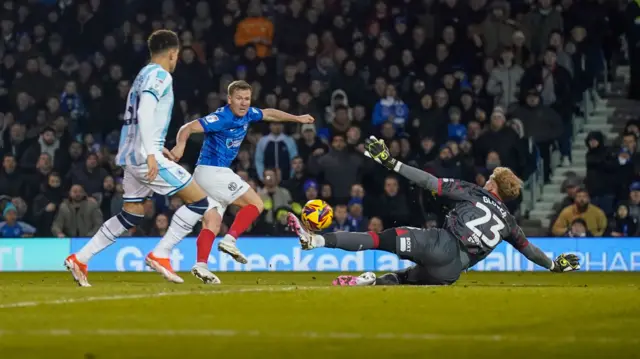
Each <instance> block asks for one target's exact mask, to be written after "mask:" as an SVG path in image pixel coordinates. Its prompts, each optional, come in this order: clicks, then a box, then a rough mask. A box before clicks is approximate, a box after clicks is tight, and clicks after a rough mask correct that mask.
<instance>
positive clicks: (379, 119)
mask: <svg viewBox="0 0 640 359" xmlns="http://www.w3.org/2000/svg"><path fill="white" fill-rule="evenodd" d="M408 119H409V107H408V106H407V105H406V104H405V103H404V102H403V101H402V100H401V99H400V97H399V96H398V92H397V91H396V87H395V86H393V85H387V89H386V91H385V97H384V98H381V99H380V100H379V101H378V103H376V105H375V107H374V108H373V119H372V123H373V125H374V126H376V127H380V126H381V125H382V124H383V123H384V122H387V121H388V122H391V123H393V125H394V126H395V127H396V128H398V129H404V127H405V126H406V122H407V120H408Z"/></svg>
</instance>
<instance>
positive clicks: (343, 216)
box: [329, 204, 356, 232]
mask: <svg viewBox="0 0 640 359" xmlns="http://www.w3.org/2000/svg"><path fill="white" fill-rule="evenodd" d="M355 231H356V228H352V227H351V223H350V221H349V213H348V211H347V206H346V205H344V204H338V205H336V206H335V207H334V208H333V222H332V223H331V227H329V232H355Z"/></svg>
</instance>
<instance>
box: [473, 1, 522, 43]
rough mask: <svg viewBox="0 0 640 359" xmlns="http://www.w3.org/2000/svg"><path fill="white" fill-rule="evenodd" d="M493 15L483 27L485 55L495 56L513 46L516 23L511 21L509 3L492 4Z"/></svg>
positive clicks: (486, 20) (490, 15) (495, 2)
mask: <svg viewBox="0 0 640 359" xmlns="http://www.w3.org/2000/svg"><path fill="white" fill-rule="evenodd" d="M490 10H491V13H490V14H489V15H488V16H487V18H486V19H485V21H484V22H483V23H482V25H481V29H482V30H481V31H482V38H483V40H484V53H485V54H486V55H487V56H493V55H495V53H496V51H498V49H500V48H502V47H503V46H509V45H511V38H512V36H513V31H514V30H515V25H516V23H515V22H514V21H513V20H510V19H509V3H508V2H506V1H500V0H496V1H494V2H492V3H491V9H490Z"/></svg>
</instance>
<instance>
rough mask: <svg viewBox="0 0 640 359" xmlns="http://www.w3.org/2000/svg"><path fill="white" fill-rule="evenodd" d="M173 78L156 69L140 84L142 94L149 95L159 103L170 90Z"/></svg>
mask: <svg viewBox="0 0 640 359" xmlns="http://www.w3.org/2000/svg"><path fill="white" fill-rule="evenodd" d="M172 83H173V78H172V77H171V74H169V73H168V72H167V71H165V70H162V69H158V70H156V71H154V72H153V73H151V74H149V75H148V76H147V78H146V79H145V81H144V83H143V84H142V87H141V90H142V93H149V94H151V95H153V97H155V98H156V101H159V100H160V99H161V98H162V97H163V96H165V95H166V94H167V92H168V91H169V90H170V89H171V85H172Z"/></svg>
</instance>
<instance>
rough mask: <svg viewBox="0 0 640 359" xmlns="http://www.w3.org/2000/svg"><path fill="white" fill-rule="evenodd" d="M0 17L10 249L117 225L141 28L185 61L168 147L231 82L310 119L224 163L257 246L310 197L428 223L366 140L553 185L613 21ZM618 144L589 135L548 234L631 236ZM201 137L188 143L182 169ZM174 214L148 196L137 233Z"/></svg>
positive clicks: (583, 16) (72, 1)
mask: <svg viewBox="0 0 640 359" xmlns="http://www.w3.org/2000/svg"><path fill="white" fill-rule="evenodd" d="M0 3H2V4H1V5H2V18H1V20H0V21H1V23H0V25H1V28H0V31H1V32H2V37H1V38H0V59H1V65H0V153H1V154H2V169H1V171H0V194H1V195H2V197H0V208H1V209H2V214H3V219H4V222H2V223H0V235H1V236H3V237H21V236H31V235H35V236H59V237H76V236H91V235H93V234H94V233H95V231H96V230H97V229H98V228H99V226H100V225H101V224H102V222H103V221H104V220H106V219H107V218H109V217H111V216H112V215H114V214H116V213H117V212H118V211H119V210H120V208H121V206H122V185H121V181H122V169H121V168H118V167H117V166H116V165H115V164H114V155H115V153H116V152H117V148H118V141H119V130H120V126H121V120H122V118H123V114H124V110H125V103H126V98H127V94H128V91H129V88H130V86H131V81H132V79H133V78H134V77H135V75H136V73H137V71H138V70H139V69H140V68H141V67H142V66H144V64H145V62H146V61H148V55H147V49H146V44H145V40H146V37H147V36H148V35H149V34H150V33H151V31H153V30H154V29H159V28H168V29H171V30H174V31H176V32H177V33H178V35H179V37H180V39H181V42H182V46H183V48H182V51H181V55H180V61H179V63H178V66H177V68H176V71H175V73H174V74H173V78H174V92H175V104H176V105H175V107H174V110H173V118H172V123H171V127H170V130H169V132H168V135H167V147H168V148H171V146H172V145H173V143H174V141H173V139H174V138H175V134H176V132H177V129H178V128H179V127H180V126H181V125H182V124H184V123H185V122H188V121H191V120H193V119H196V118H199V117H203V116H206V115H207V114H208V113H210V112H213V111H215V109H216V108H218V107H220V106H223V105H224V104H225V102H226V88H227V85H228V84H229V83H230V82H231V81H232V80H246V81H248V82H249V83H251V84H252V86H253V104H254V106H257V107H263V108H266V107H271V108H278V109H280V110H284V111H288V112H291V113H295V114H304V113H308V114H311V115H312V116H313V117H314V118H315V119H316V123H315V124H314V125H309V124H306V125H293V124H286V125H283V124H274V123H272V124H266V123H259V124H256V125H253V126H252V127H251V128H250V132H249V134H248V136H247V138H246V140H245V142H244V144H243V145H242V149H241V151H240V153H239V155H238V158H237V160H236V161H235V162H234V164H233V170H234V171H236V172H237V173H238V174H239V175H240V176H241V177H242V178H243V179H245V180H246V181H247V182H248V183H249V184H250V185H251V186H252V187H253V188H254V189H256V190H257V191H258V193H259V194H260V195H261V196H262V198H263V200H264V202H265V211H264V214H263V216H262V217H261V219H260V221H259V222H258V223H256V224H255V225H254V227H253V228H252V230H251V231H250V233H251V234H259V235H281V234H284V233H285V226H284V222H283V214H284V213H286V211H288V210H293V211H299V209H300V206H302V205H303V204H304V203H305V202H306V201H307V200H310V199H315V198H321V199H324V200H326V201H327V202H329V203H330V204H331V205H332V206H333V207H334V211H335V220H334V225H333V227H332V229H331V230H343V231H360V230H373V231H380V230H382V229H383V228H387V227H391V226H398V225H414V226H427V227H433V226H437V225H438V224H439V223H441V221H442V219H443V215H444V213H445V211H443V207H444V208H446V203H444V202H442V200H441V199H436V198H434V196H433V195H432V193H425V192H423V191H422V190H421V189H419V188H416V187H414V186H412V185H411V184H410V183H408V182H407V181H406V180H404V179H403V178H398V177H396V176H394V175H392V174H391V173H390V172H388V171H386V170H384V169H382V168H380V167H376V166H375V165H374V163H373V161H369V160H367V159H366V158H365V157H364V156H363V155H362V152H363V150H364V149H363V140H364V139H365V138H366V137H368V136H369V135H372V134H373V135H376V136H379V137H382V138H383V139H385V141H386V143H387V145H388V146H389V148H390V151H391V153H392V154H393V156H395V157H397V158H398V159H400V160H402V161H404V162H406V163H409V164H411V165H414V166H417V167H419V168H422V169H425V170H427V171H429V172H430V173H432V174H434V175H436V176H439V177H450V178H461V179H464V180H466V181H470V182H473V183H477V184H479V185H483V184H484V183H485V182H486V181H487V179H488V176H489V174H490V173H491V171H492V170H493V169H494V168H495V167H497V166H508V167H510V168H512V169H513V170H514V171H515V172H516V173H517V174H518V175H519V176H520V177H522V178H523V179H527V178H528V177H529V176H530V175H531V174H532V173H533V172H534V171H535V170H536V168H537V161H538V158H541V159H542V160H543V162H544V164H545V166H544V178H545V180H546V181H548V180H549V179H550V176H551V173H552V166H551V165H550V163H551V160H550V158H551V153H552V151H554V150H556V149H557V150H558V151H560V153H561V155H562V164H563V165H568V164H569V163H570V162H571V141H572V135H573V124H572V121H573V116H574V115H575V114H579V110H578V104H579V103H580V101H581V100H582V96H583V93H584V91H585V90H586V89H587V88H589V87H590V86H592V84H593V83H594V80H596V78H597V76H598V75H599V74H600V73H601V72H602V69H603V68H604V61H610V60H611V56H612V53H613V52H614V50H612V47H613V48H614V49H615V47H616V46H615V43H616V41H617V40H616V39H617V36H618V35H619V34H620V31H619V30H616V28H615V26H610V25H609V24H608V23H607V20H606V18H608V19H609V23H615V22H616V19H617V18H620V17H621V16H622V15H621V12H620V6H619V5H618V4H617V3H613V2H606V3H605V2H602V1H596V0H584V1H582V0H562V1H560V2H558V3H555V2H553V1H552V0H533V1H531V0H529V1H526V0H525V1H513V2H506V1H500V0H494V1H487V0H468V1H462V0H442V1H437V0H425V1H422V0H398V1H380V0H378V1H374V0H286V1H284V0H272V1H262V2H261V1H258V0H215V1H214V0H210V1H204V0H201V1H190V0H163V1H160V0H158V1H140V0H109V1H106V0H90V1H79V0H65V1H55V0H53V1H52V0H40V1H38V0H32V1H17V0H0ZM603 14H607V17H605V16H603ZM612 44H614V45H612ZM602 53H604V55H605V56H604V57H603V56H602V55H601V54H602ZM628 130H629V131H628V132H625V135H624V137H623V141H622V145H621V146H620V147H607V146H604V141H603V139H602V134H598V133H594V134H590V135H589V137H588V139H587V142H588V145H589V148H590V151H589V154H588V163H589V164H588V166H589V168H588V174H587V178H586V181H585V183H584V186H582V184H580V185H575V186H569V185H567V186H566V187H567V189H566V191H567V194H568V198H569V199H568V200H567V201H566V204H567V205H569V202H570V201H571V202H573V201H574V199H575V206H574V207H571V206H569V207H567V208H565V209H563V210H562V211H561V213H559V217H558V221H554V222H555V223H554V225H553V233H554V234H556V235H565V234H566V233H572V234H573V235H579V232H580V231H581V230H582V232H587V233H588V232H590V233H592V234H593V235H602V234H603V233H605V232H607V231H609V232H610V233H612V235H618V234H619V235H629V234H630V233H632V232H633V233H635V231H636V230H637V225H636V224H637V219H638V217H637V216H639V215H640V179H632V180H630V179H631V178H632V176H625V177H624V178H625V180H622V178H623V177H622V176H618V173H619V172H624V171H629V173H631V172H633V173H637V172H636V168H638V166H639V165H640V162H638V161H639V159H638V158H637V157H638V154H637V145H636V141H637V134H638V133H640V131H639V127H638V124H637V123H635V122H634V123H630V125H629V126H628ZM529 139H531V141H530V140H529ZM202 140H203V139H202V137H196V136H194V137H192V139H191V140H190V142H189V145H188V147H187V151H186V152H185V155H184V157H183V159H182V161H183V163H182V164H183V166H184V167H185V168H186V169H187V170H189V171H192V170H193V168H194V167H193V166H194V165H195V162H196V160H197V156H198V152H199V150H200V145H201V144H202ZM531 143H533V144H535V146H530V144H531ZM601 159H604V160H601ZM614 168H615V170H612V169H614ZM625 173H626V172H625ZM610 181H622V182H624V183H620V185H619V186H615V187H614V186H611V185H610V183H611V182H610ZM627 189H630V191H631V192H630V194H629V191H627ZM585 190H586V191H588V192H586V191H585ZM589 195H590V196H589ZM590 197H591V204H589V198H590ZM627 199H628V200H629V202H628V203H622V204H619V203H621V202H620V200H627ZM596 203H597V204H598V205H599V206H600V207H601V208H603V209H605V208H606V210H605V212H606V213H608V214H611V215H613V214H614V213H615V220H614V221H610V223H614V224H611V225H610V226H607V221H606V218H605V220H604V221H603V219H602V218H601V213H600V212H601V211H600V212H599V210H596V209H595V208H596V207H595V206H596V205H595V204H596ZM180 205H181V203H180V199H178V198H177V197H172V198H166V197H162V196H155V197H154V198H153V201H148V202H147V203H145V220H144V223H143V224H142V225H141V226H139V227H138V228H137V229H135V230H132V232H131V235H134V236H159V235H162V234H163V233H164V232H165V231H166V230H167V226H168V223H169V219H170V217H171V214H172V213H173V211H175V209H176V208H178V207H179V206H180ZM510 206H511V207H512V208H513V210H514V211H516V210H517V208H518V203H511V204H510ZM584 206H586V207H588V209H586V212H587V213H588V215H582V216H580V217H581V218H583V219H578V220H576V218H577V215H576V211H583V209H582V207H584ZM592 208H594V209H592ZM591 212H593V213H591ZM580 213H582V212H580ZM227 215H228V216H233V209H231V210H230V211H228V214H227ZM580 226H582V228H579V227H580ZM223 232H224V228H223ZM580 233H581V232H580Z"/></svg>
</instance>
